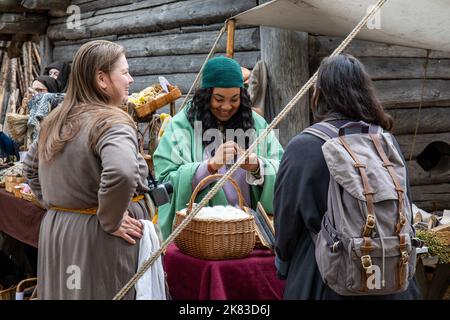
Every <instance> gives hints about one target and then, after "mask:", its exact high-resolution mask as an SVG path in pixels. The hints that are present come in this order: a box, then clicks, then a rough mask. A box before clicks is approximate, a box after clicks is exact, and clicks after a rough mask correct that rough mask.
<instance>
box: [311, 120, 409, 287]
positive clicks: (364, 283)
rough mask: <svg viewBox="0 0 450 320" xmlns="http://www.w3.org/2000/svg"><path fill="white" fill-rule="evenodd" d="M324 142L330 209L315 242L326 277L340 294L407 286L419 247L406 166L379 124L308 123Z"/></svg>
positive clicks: (318, 261)
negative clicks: (410, 201) (409, 198)
mask: <svg viewBox="0 0 450 320" xmlns="http://www.w3.org/2000/svg"><path fill="white" fill-rule="evenodd" d="M304 132H307V133H309V134H312V135H314V136H317V137H319V138H321V139H323V140H325V143H324V144H323V146H322V151H323V155H324V157H325V161H326V163H327V166H328V169H329V171H330V184H329V188H328V199H327V201H328V203H327V211H326V213H325V215H324V217H323V220H322V225H321V229H320V231H319V233H318V234H317V235H312V237H313V240H314V242H315V255H316V261H317V265H318V268H319V271H320V274H321V276H322V279H323V281H324V282H325V283H326V284H327V285H328V286H329V287H330V288H331V289H333V290H334V291H335V292H337V293H338V294H340V295H344V296H348V295H352V296H358V295H386V294H392V293H399V292H402V291H405V290H406V289H407V288H408V284H409V281H410V280H411V279H412V277H413V275H414V272H415V263H416V250H415V241H413V239H414V238H413V237H414V234H415V232H414V228H413V226H412V225H411V216H412V214H411V205H410V203H409V200H408V197H407V195H406V168H405V166H404V163H403V161H402V158H401V156H400V154H399V152H398V151H397V149H396V147H395V146H394V143H393V137H392V136H391V135H390V134H389V133H388V132H384V131H383V130H382V128H381V127H379V126H376V125H372V124H370V125H369V124H367V123H365V122H362V121H360V122H349V123H347V124H346V125H344V126H343V127H341V128H340V129H337V128H336V127H334V126H333V125H331V124H330V123H328V122H326V121H323V122H320V123H317V124H315V125H313V126H311V127H309V128H307V129H305V130H304Z"/></svg>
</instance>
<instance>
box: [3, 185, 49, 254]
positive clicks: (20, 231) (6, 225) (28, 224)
mask: <svg viewBox="0 0 450 320" xmlns="http://www.w3.org/2000/svg"><path fill="white" fill-rule="evenodd" d="M44 214H45V210H44V209H41V208H39V207H37V206H36V205H34V204H33V203H31V202H29V201H26V200H23V199H20V198H16V197H14V195H13V194H12V193H8V192H6V191H5V189H3V188H0V231H3V232H5V233H6V234H8V235H9V236H11V237H13V238H15V239H17V240H19V241H22V242H24V243H26V244H29V245H31V246H33V247H36V248H37V246H38V240H39V228H40V226H41V220H42V217H43V216H44Z"/></svg>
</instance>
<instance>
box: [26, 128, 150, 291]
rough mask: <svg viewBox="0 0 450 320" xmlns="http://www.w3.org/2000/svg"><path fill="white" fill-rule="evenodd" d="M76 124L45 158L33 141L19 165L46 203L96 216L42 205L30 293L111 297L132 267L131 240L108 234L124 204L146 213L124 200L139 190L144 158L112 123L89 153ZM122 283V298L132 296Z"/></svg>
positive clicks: (132, 138)
mask: <svg viewBox="0 0 450 320" xmlns="http://www.w3.org/2000/svg"><path fill="white" fill-rule="evenodd" d="M88 134H89V132H88V129H87V128H82V129H81V131H80V132H79V133H78V134H77V135H76V137H75V138H74V139H73V140H71V141H69V142H67V143H66V145H65V146H64V149H63V151H62V152H61V153H60V154H58V155H57V156H56V157H55V158H54V159H53V160H52V161H51V162H41V163H39V160H38V155H37V145H36V143H35V144H33V145H32V146H31V148H30V150H29V152H28V154H27V157H26V159H25V166H24V172H25V175H26V177H27V178H28V180H29V184H30V186H31V188H32V190H33V191H34V192H35V194H36V195H37V196H38V197H39V198H40V201H41V202H42V203H43V204H44V205H45V206H46V207H47V208H50V207H52V206H56V207H62V208H77V209H82V208H92V207H98V210H97V215H86V214H79V213H70V212H64V211H55V210H49V211H47V213H46V214H45V216H44V219H43V220H42V222H41V229H40V236H39V250H38V291H37V294H38V299H112V298H113V297H114V295H115V294H116V293H117V292H118V291H119V290H120V289H121V288H122V287H123V286H124V285H125V284H126V282H127V281H128V280H129V279H130V278H131V277H132V276H133V275H134V274H135V273H136V271H137V262H138V252H139V242H137V244H136V245H130V244H129V243H127V242H126V241H125V240H123V239H122V238H118V237H115V236H113V235H111V234H110V233H111V232H114V231H115V230H117V229H118V228H119V226H120V224H121V220H122V218H123V214H124V212H125V210H127V209H128V211H129V213H130V216H132V217H134V218H137V219H144V218H148V212H147V211H146V209H145V205H144V204H143V203H142V201H141V202H139V203H133V202H131V203H130V199H131V198H132V196H133V195H135V194H138V193H141V192H143V191H145V190H147V186H146V177H147V173H148V171H147V165H146V163H145V160H144V159H143V157H142V156H141V155H140V154H139V152H138V144H137V137H136V132H135V131H134V129H133V128H131V127H129V126H127V125H115V126H113V127H112V128H111V129H109V130H108V131H107V132H106V133H105V134H104V135H103V136H102V137H101V138H100V139H99V141H98V143H97V145H96V152H95V153H94V152H93V151H92V150H91V149H90V148H89V146H88V145H89V144H88ZM134 297H135V291H134V289H133V290H130V291H129V292H128V294H127V295H126V296H125V299H134Z"/></svg>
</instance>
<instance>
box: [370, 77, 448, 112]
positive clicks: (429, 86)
mask: <svg viewBox="0 0 450 320" xmlns="http://www.w3.org/2000/svg"><path fill="white" fill-rule="evenodd" d="M374 84H375V87H376V89H377V91H378V95H379V98H380V100H381V103H382V104H383V106H384V107H385V108H387V109H390V108H411V107H417V106H419V104H420V102H421V100H422V106H434V107H437V106H448V105H450V90H449V88H450V81H447V80H426V81H425V85H424V92H423V99H422V80H421V79H412V80H380V81H375V82H374Z"/></svg>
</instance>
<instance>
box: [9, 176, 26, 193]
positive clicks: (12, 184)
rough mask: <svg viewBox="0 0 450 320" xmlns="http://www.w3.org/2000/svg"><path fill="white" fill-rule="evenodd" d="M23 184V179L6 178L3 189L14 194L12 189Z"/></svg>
mask: <svg viewBox="0 0 450 320" xmlns="http://www.w3.org/2000/svg"><path fill="white" fill-rule="evenodd" d="M24 182H25V178H24V177H16V176H7V177H6V178H5V189H6V191H7V192H10V193H14V187H15V186H17V185H19V184H21V183H24Z"/></svg>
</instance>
